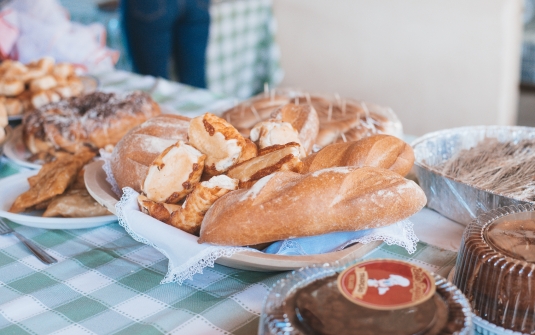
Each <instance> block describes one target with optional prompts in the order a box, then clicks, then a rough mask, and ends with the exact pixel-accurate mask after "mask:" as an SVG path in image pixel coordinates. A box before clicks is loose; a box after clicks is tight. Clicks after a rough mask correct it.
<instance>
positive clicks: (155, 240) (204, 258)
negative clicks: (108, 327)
mask: <svg viewBox="0 0 535 335" xmlns="http://www.w3.org/2000/svg"><path fill="white" fill-rule="evenodd" d="M138 195H139V193H137V192H136V191H134V190H133V189H131V188H129V187H125V188H123V196H122V197H121V200H119V202H118V203H117V204H116V205H115V209H116V211H117V217H118V220H119V224H120V225H121V226H122V227H124V229H125V230H126V232H127V233H128V234H130V236H132V238H133V239H134V240H136V241H138V242H141V243H144V244H147V245H150V246H152V247H154V248H156V249H157V250H158V251H160V252H161V253H162V254H163V255H164V256H165V257H166V258H167V259H169V264H168V269H167V274H166V275H165V277H164V279H163V280H162V282H161V283H162V284H163V283H171V282H177V283H178V284H182V282H183V281H184V280H187V279H193V276H194V275H195V274H197V273H203V269H204V268H206V267H212V268H213V267H214V264H215V261H216V259H218V258H220V257H230V256H232V255H233V254H235V253H236V252H240V251H244V250H247V251H256V252H259V251H257V250H255V249H251V248H244V247H221V246H213V245H209V244H203V245H200V244H197V242H196V240H197V238H194V240H192V238H193V236H192V235H190V234H187V233H185V232H182V231H180V230H179V229H176V228H172V229H173V230H175V232H174V233H176V236H173V235H170V234H169V233H168V232H165V231H164V230H165V229H168V228H169V227H170V226H168V225H167V224H165V223H163V222H160V221H158V220H156V219H154V218H151V217H150V216H148V215H145V214H143V213H141V212H139V208H138V204H137V197H138ZM132 212H137V214H138V215H141V216H138V217H137V218H139V220H136V218H135V217H134V216H132ZM138 221H143V222H138ZM140 224H141V225H145V226H146V225H150V227H151V232H152V233H153V235H152V236H151V238H146V237H145V236H142V235H140V234H138V233H137V232H136V229H135V228H134V226H138V227H139V225H140ZM159 231H161V233H159ZM184 234H186V235H189V236H188V237H189V240H190V241H187V240H185V239H184V240H182V243H174V244H175V245H176V247H175V248H172V249H169V248H167V247H166V246H168V245H169V243H165V242H166V241H165V240H171V241H173V242H180V241H178V240H179V239H180V238H181V237H184ZM188 243H190V244H189V245H188ZM184 259H186V261H182V260H184ZM177 260H178V261H177Z"/></svg>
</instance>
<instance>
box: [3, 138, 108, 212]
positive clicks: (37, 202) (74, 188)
mask: <svg viewBox="0 0 535 335" xmlns="http://www.w3.org/2000/svg"><path fill="white" fill-rule="evenodd" d="M94 156H95V153H94V152H92V151H90V150H88V149H87V148H83V149H81V150H80V151H79V152H77V153H75V154H68V153H62V154H58V156H57V157H56V160H55V161H53V162H51V163H47V164H44V165H43V167H42V168H41V169H40V170H39V172H38V173H37V175H35V176H32V177H30V178H28V183H29V184H30V189H29V190H28V191H26V192H24V193H22V194H21V195H19V196H18V197H17V199H15V202H14V203H13V204H12V205H11V208H10V209H9V211H10V212H12V213H20V212H24V211H31V210H45V211H44V213H43V216H45V217H51V216H62V217H90V216H101V215H106V214H109V212H108V211H107V210H106V208H105V207H103V206H101V205H100V204H98V203H97V202H96V201H95V200H94V199H93V198H92V197H91V195H89V192H88V191H87V190H86V188H85V183H84V170H83V167H84V165H85V164H86V163H88V162H89V161H90V160H91V159H93V157H94Z"/></svg>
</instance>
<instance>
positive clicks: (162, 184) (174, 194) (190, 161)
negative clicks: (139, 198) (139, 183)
mask: <svg viewBox="0 0 535 335" xmlns="http://www.w3.org/2000/svg"><path fill="white" fill-rule="evenodd" d="M205 159H206V155H203V154H202V153H201V152H199V151H198V150H197V149H195V148H193V147H192V146H190V145H188V144H185V143H184V142H182V141H179V142H177V143H176V144H174V145H172V146H170V147H169V148H167V149H165V150H164V151H163V152H162V153H161V154H160V155H159V156H158V157H156V159H155V160H154V161H153V162H152V164H151V165H150V166H149V172H148V173H147V177H146V178H145V181H144V183H143V189H142V190H143V192H144V193H145V195H146V196H147V198H148V199H150V200H153V201H156V202H164V203H169V204H176V203H178V202H179V201H180V200H182V199H183V198H184V197H186V195H188V194H189V193H190V192H191V191H193V188H194V187H195V185H196V184H197V183H198V182H199V180H200V179H201V175H202V171H203V168H204V161H205Z"/></svg>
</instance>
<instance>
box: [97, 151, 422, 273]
mask: <svg viewBox="0 0 535 335" xmlns="http://www.w3.org/2000/svg"><path fill="white" fill-rule="evenodd" d="M101 155H102V157H103V160H104V162H105V164H104V170H105V171H106V175H107V181H108V182H109V183H110V184H111V185H114V187H116V188H117V189H118V187H117V184H116V183H115V180H114V179H113V174H112V173H111V165H110V160H109V158H110V156H111V155H110V154H109V153H104V154H102V153H101ZM121 193H122V196H121V199H120V200H119V202H118V203H117V204H116V205H115V209H116V212H117V217H118V220H119V224H120V225H121V226H122V227H124V229H125V230H126V231H127V232H128V234H130V236H132V238H134V239H135V240H136V241H138V242H141V243H144V244H147V245H150V246H152V247H154V248H155V249H157V250H158V251H160V252H161V253H162V254H163V255H164V256H165V257H166V258H167V259H169V265H168V269H167V274H166V275H165V277H164V279H163V280H162V282H161V283H171V282H176V283H178V284H182V283H183V282H184V281H185V280H188V279H193V276H194V275H195V274H198V273H199V274H202V273H203V270H204V268H206V267H214V264H215V261H216V260H217V259H218V258H220V257H231V256H232V255H233V254H235V253H237V252H241V251H253V252H260V251H258V250H256V249H252V248H245V247H222V246H214V245H210V244H206V243H205V244H198V243H197V237H195V236H193V235H191V234H188V233H185V232H183V231H181V230H180V229H176V228H174V227H171V226H169V225H167V224H165V223H163V222H161V221H158V220H156V219H154V218H152V217H150V216H148V215H145V214H143V213H141V212H140V211H139V207H138V203H137V197H138V195H139V194H138V193H137V192H136V191H134V190H133V189H131V188H128V187H126V188H124V189H123V190H122V192H119V194H121ZM372 241H384V242H385V243H387V244H389V245H393V244H395V245H398V246H400V247H403V248H405V249H406V250H407V251H408V252H409V253H414V252H415V251H416V243H417V242H418V238H417V237H416V235H415V234H414V230H413V224H412V222H410V221H409V220H403V221H400V222H398V223H395V224H393V225H391V226H388V227H383V228H377V229H370V230H366V231H359V232H344V233H333V234H326V235H321V236H312V237H306V238H298V239H290V240H285V241H279V242H275V243H273V244H272V245H271V246H270V247H268V248H267V249H266V250H265V252H267V253H272V254H282V255H310V254H318V253H325V252H332V251H338V250H342V249H344V248H345V247H346V246H348V245H350V244H352V243H356V242H358V243H363V244H364V243H369V242H372Z"/></svg>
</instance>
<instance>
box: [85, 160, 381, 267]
mask: <svg viewBox="0 0 535 335" xmlns="http://www.w3.org/2000/svg"><path fill="white" fill-rule="evenodd" d="M103 164H104V162H103V161H95V162H93V163H91V164H89V165H87V166H86V167H85V174H84V179H85V187H86V188H87V190H88V191H89V194H91V196H92V197H93V198H94V199H95V200H96V201H97V202H98V203H100V204H101V205H103V206H104V207H106V208H107V209H108V210H109V211H110V212H112V213H115V204H116V203H117V201H119V197H118V196H117V195H116V194H115V193H114V192H113V191H112V190H111V185H110V184H109V183H108V182H107V181H106V173H105V172H104V170H103V169H102V165H103ZM381 243H382V242H381V241H375V242H370V243H367V244H360V243H357V244H355V245H352V246H350V247H348V248H346V249H344V250H341V251H336V252H330V253H326V254H321V255H311V256H286V255H272V254H264V253H259V252H252V251H250V252H249V251H244V252H239V253H236V254H234V255H232V256H231V257H221V258H218V259H217V260H216V263H218V264H221V265H225V266H229V267H232V268H236V269H242V270H250V271H287V270H295V269H299V268H302V267H305V266H309V265H312V264H317V263H328V262H334V261H337V260H344V259H346V260H351V259H355V258H359V257H361V256H364V255H365V254H367V253H368V252H370V251H371V250H373V249H375V248H376V247H378V246H379V245H380V244H381Z"/></svg>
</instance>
